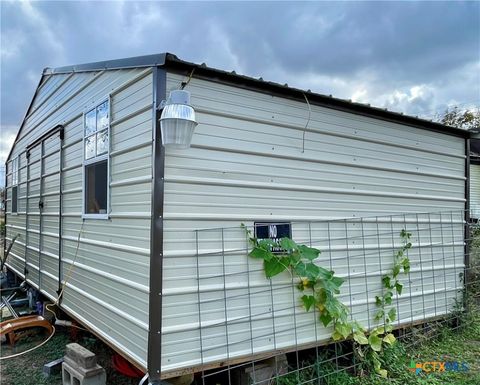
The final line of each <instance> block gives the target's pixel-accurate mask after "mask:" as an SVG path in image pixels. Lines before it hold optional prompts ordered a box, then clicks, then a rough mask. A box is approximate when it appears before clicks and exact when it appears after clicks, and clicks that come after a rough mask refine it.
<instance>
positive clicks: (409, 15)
mask: <svg viewBox="0 0 480 385" xmlns="http://www.w3.org/2000/svg"><path fill="white" fill-rule="evenodd" d="M0 7H1V20H0V24H1V26H0V28H1V48H0V54H1V56H0V57H1V71H0V82H1V91H0V103H1V111H0V112H1V125H2V136H3V135H4V132H5V135H8V136H9V137H11V135H12V133H14V131H15V130H16V127H18V126H19V124H20V121H21V119H22V117H23V116H24V114H25V110H26V108H27V106H28V104H29V102H30V99H31V97H32V95H33V93H34V90H35V87H36V85H37V83H38V80H39V78H40V75H41V72H42V69H43V68H44V67H47V66H48V67H56V66H63V65H68V64H77V63H84V62H93V61H99V60H106V59H114V58H121V57H129V56H136V55H145V54H151V53H159V52H166V51H168V52H172V53H175V54H177V55H178V56H179V57H180V58H182V59H184V60H188V61H194V62H199V63H202V62H206V63H207V64H208V65H210V66H212V67H217V68H220V69H224V70H230V71H231V70H235V71H236V72H237V73H242V74H245V75H250V76H254V77H260V76H261V77H263V78H264V79H265V80H271V81H276V82H279V83H282V84H283V83H288V84H289V85H291V86H294V87H299V88H304V89H311V90H312V91H315V92H319V93H323V94H333V95H334V96H337V97H341V98H345V99H353V100H357V101H362V102H365V103H371V104H372V105H376V106H380V107H386V108H389V109H392V110H395V111H402V112H404V113H409V114H414V115H415V114H419V115H422V116H431V117H434V116H435V114H437V113H438V112H439V111H442V110H444V109H445V108H446V107H448V106H451V105H454V104H460V105H463V106H471V105H478V104H479V103H480V100H479V99H480V86H479V85H480V77H479V76H480V75H479V74H480V64H479V63H480V27H479V26H480V2H278V3H272V2H181V3H177V2H175V3H174V2H134V1H113V2H107V1H95V2H94V1H91V2H84V1H70V2H13V1H12V2H5V1H2V2H0ZM469 103H471V104H469ZM3 131H4V132H3ZM2 142H3V139H2ZM3 161H4V159H0V163H3Z"/></svg>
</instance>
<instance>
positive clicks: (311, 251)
mask: <svg viewBox="0 0 480 385" xmlns="http://www.w3.org/2000/svg"><path fill="white" fill-rule="evenodd" d="M298 251H299V252H300V255H301V256H302V257H303V258H306V259H308V260H310V261H313V260H314V259H315V258H318V255H319V254H320V250H318V249H315V248H313V247H308V246H305V245H301V246H298Z"/></svg>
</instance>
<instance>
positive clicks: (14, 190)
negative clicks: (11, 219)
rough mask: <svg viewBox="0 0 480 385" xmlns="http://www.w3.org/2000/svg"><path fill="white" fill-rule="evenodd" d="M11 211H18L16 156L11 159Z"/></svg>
mask: <svg viewBox="0 0 480 385" xmlns="http://www.w3.org/2000/svg"><path fill="white" fill-rule="evenodd" d="M11 202H12V204H11V207H12V213H16V212H17V211H18V157H16V158H14V159H13V160H12V197H11Z"/></svg>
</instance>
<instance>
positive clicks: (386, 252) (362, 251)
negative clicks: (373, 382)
mask: <svg viewBox="0 0 480 385" xmlns="http://www.w3.org/2000/svg"><path fill="white" fill-rule="evenodd" d="M465 224H466V222H465V212H464V211H453V212H452V211H449V212H436V213H414V214H404V215H392V216H381V217H366V218H348V219H341V220H330V221H318V222H313V221H309V222H292V223H261V224H258V223H245V227H241V226H240V223H239V225H238V227H233V228H231V227H229V228H215V229H205V230H195V231H194V233H195V250H196V254H195V255H194V256H185V257H184V258H182V259H181V260H180V262H179V263H177V265H176V267H175V268H177V269H179V275H178V277H179V278H178V279H179V281H180V283H179V284H180V285H182V286H181V287H182V288H183V292H182V294H178V290H177V291H176V293H177V294H176V295H175V296H171V298H169V296H168V292H167V295H166V296H165V298H164V313H165V314H166V322H164V325H163V334H164V337H163V338H164V344H166V345H167V346H168V344H169V343H170V344H173V343H174V342H176V344H177V346H179V349H177V351H176V352H175V353H171V354H169V353H168V352H164V355H166V357H167V362H168V364H167V365H171V366H172V367H174V366H178V365H188V367H189V368H190V369H191V368H193V369H191V370H194V371H200V373H201V376H200V377H199V380H198V381H200V383H206V384H210V383H212V384H217V383H222V384H223V383H225V384H247V383H248V384H270V383H272V381H273V380H272V379H275V381H276V382H277V383H278V384H281V383H288V381H287V382H282V381H283V380H282V378H283V379H285V381H286V379H287V378H288V379H291V378H295V381H297V382H294V383H299V384H300V383H318V384H320V383H322V378H324V377H325V376H328V375H331V373H332V372H338V371H349V372H351V371H354V370H356V368H357V366H358V362H357V359H356V357H355V354H354V353H353V350H352V347H351V342H349V341H342V342H336V343H333V344H331V336H332V332H333V327H332V326H328V327H324V326H323V325H322V323H321V322H319V319H318V318H319V314H318V310H317V309H315V308H313V309H311V310H310V311H306V310H305V308H304V306H303V304H302V301H301V296H302V293H301V292H300V291H299V290H298V288H297V286H298V284H299V280H300V279H299V277H297V276H296V275H295V274H292V273H291V272H290V271H289V270H288V269H286V270H285V271H283V272H282V273H281V274H278V275H277V276H275V277H273V278H271V279H268V278H266V276H265V271H264V266H263V261H262V260H261V259H255V258H252V257H250V256H249V255H248V254H249V252H250V250H251V244H250V241H249V238H250V237H254V236H257V237H258V235H262V236H264V235H263V230H265V229H264V226H267V227H268V226H277V227H278V226H287V227H288V231H289V233H290V234H289V235H290V236H291V239H293V240H294V241H295V242H296V243H297V244H299V245H301V244H303V245H307V246H309V247H313V248H316V249H318V250H320V251H321V253H320V254H319V256H318V258H317V259H315V261H314V262H315V264H316V265H318V266H321V267H324V268H326V269H327V270H332V271H334V272H335V275H337V276H339V277H341V278H343V279H344V280H345V281H344V283H343V285H342V286H341V291H340V294H339V295H338V298H339V299H340V301H341V302H342V303H343V304H345V305H346V307H347V308H348V311H349V317H350V319H351V320H355V321H358V322H359V323H360V324H361V325H362V326H363V327H364V328H365V329H367V330H372V329H373V328H375V327H377V326H379V325H382V324H383V323H384V322H385V320H384V319H378V317H376V316H377V315H378V310H379V307H378V303H377V301H376V296H380V295H382V291H383V289H384V285H383V284H382V279H383V277H384V276H385V275H387V274H388V273H389V272H390V271H391V270H392V268H393V266H394V261H395V258H396V255H397V254H398V252H399V250H403V249H402V247H403V246H404V244H405V240H404V239H403V238H402V237H401V234H402V232H407V233H410V234H411V236H410V239H409V240H408V241H409V242H410V243H411V248H408V249H405V250H404V251H405V254H406V255H407V256H408V258H409V261H410V269H409V271H406V272H402V273H400V274H399V276H398V280H399V281H400V282H401V284H402V289H401V294H400V293H398V292H395V293H394V295H393V298H392V303H391V305H390V307H393V308H395V313H396V317H395V320H393V321H392V325H393V327H394V328H396V329H402V330H403V329H405V328H407V327H413V326H418V325H422V324H423V323H424V322H425V321H428V320H443V321H445V320H449V319H450V318H451V317H453V316H455V314H456V313H455V311H456V310H458V306H459V305H458V304H459V303H462V301H463V299H464V289H465V286H464V276H465V273H466V272H467V271H468V267H467V266H465V260H468V258H467V259H466V258H465V257H466V251H467V250H468V247H467V244H468V243H469V241H470V239H469V237H468V234H466V232H465V231H466V227H465ZM259 226H263V227H262V231H259ZM247 231H249V233H247ZM468 233H471V232H470V231H468ZM269 235H270V236H275V235H277V234H275V233H274V232H273V233H272V234H269ZM277 252H278V253H279V254H281V253H282V250H277ZM192 275H193V276H194V277H195V279H193V280H192V279H191V276H192ZM188 276H190V278H189V279H188ZM183 277H185V281H184V282H182V280H183ZM169 314H174V315H175V317H173V316H171V317H170V318H169ZM445 322H446V321H445ZM405 330H407V329H405ZM399 333H400V332H397V334H399ZM400 334H401V336H403V337H408V331H403V332H402V333H400ZM328 343H330V345H329V346H328V347H325V346H324V345H327V344H328ZM327 353H328V354H327ZM186 357H187V358H188V359H186ZM185 363H186V364H185ZM292 376H293V377H292ZM198 381H197V382H198Z"/></svg>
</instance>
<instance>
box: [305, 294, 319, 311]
mask: <svg viewBox="0 0 480 385" xmlns="http://www.w3.org/2000/svg"><path fill="white" fill-rule="evenodd" d="M302 302H303V306H305V310H306V311H309V310H310V308H311V307H312V306H313V305H315V302H316V301H315V297H314V296H313V295H304V296H303V297H302Z"/></svg>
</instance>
